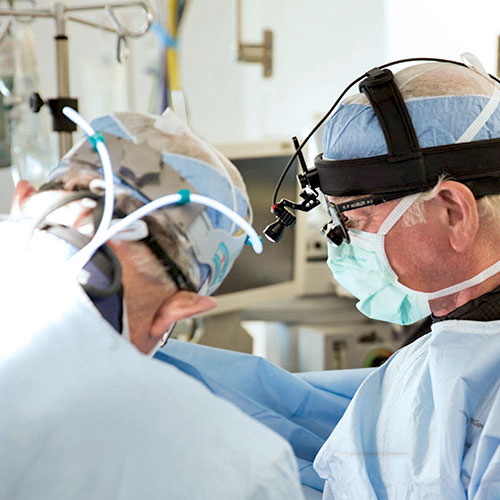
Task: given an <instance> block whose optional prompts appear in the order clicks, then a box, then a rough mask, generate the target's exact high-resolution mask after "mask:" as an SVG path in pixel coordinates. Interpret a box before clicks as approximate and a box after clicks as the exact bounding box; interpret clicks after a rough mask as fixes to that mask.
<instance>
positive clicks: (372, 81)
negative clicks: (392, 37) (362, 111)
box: [359, 68, 422, 162]
mask: <svg viewBox="0 0 500 500" xmlns="http://www.w3.org/2000/svg"><path fill="white" fill-rule="evenodd" d="M359 90H360V92H363V93H364V94H366V96H367V97H368V99H369V101H370V103H371V105H372V107H373V110H374V111H375V114H376V115H377V119H378V121H379V123H380V126H381V128H382V131H383V132H384V136H385V142H386V143H387V151H388V160H389V161H391V162H392V161H394V162H401V161H405V160H408V159H414V158H422V154H421V153H420V146H419V144H418V139H417V134H416V133H415V129H414V128H413V124H412V122H411V118H410V115H409V113H408V109H407V108H406V104H405V102H404V100H403V97H402V96H401V93H400V92H399V89H398V88H397V86H396V84H395V83H394V75H393V74H392V71H390V70H388V69H380V68H373V69H371V70H370V71H368V72H367V73H366V78H365V79H364V80H363V81H361V82H360V84H359Z"/></svg>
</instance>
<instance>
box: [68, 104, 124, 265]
mask: <svg viewBox="0 0 500 500" xmlns="http://www.w3.org/2000/svg"><path fill="white" fill-rule="evenodd" d="M62 112H63V113H64V114H65V115H66V116H67V117H68V118H69V119H70V120H71V121H72V122H73V123H76V124H77V125H78V126H79V127H80V128H81V129H82V130H83V131H84V132H85V133H86V134H87V135H88V136H89V137H92V136H93V135H94V134H95V130H94V129H93V128H92V126H91V125H90V123H88V122H87V121H86V120H85V119H84V118H83V117H82V116H81V115H80V114H79V113H77V112H76V111H75V110H74V109H73V108H70V107H69V106H65V107H64V108H63V109H62ZM96 149H97V153H98V154H99V156H100V158H101V162H102V170H103V177H104V210H103V213H102V218H101V222H100V224H99V227H98V228H97V231H96V232H95V235H94V238H93V239H95V238H97V239H100V237H101V234H105V231H106V230H107V229H108V227H109V225H110V223H111V219H112V217H113V210H114V203H115V194H114V184H113V167H112V165H111V158H110V157H109V153H108V148H107V147H106V145H105V144H104V143H103V142H102V141H99V140H98V141H96ZM90 243H91V242H89V243H88V244H87V245H90ZM87 245H86V246H87ZM86 246H85V247H84V248H86ZM97 248H99V247H97ZM82 250H83V249H82ZM94 252H95V250H94ZM84 265H85V264H84ZM82 267H83V266H82Z"/></svg>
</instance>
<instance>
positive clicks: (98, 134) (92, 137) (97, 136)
mask: <svg viewBox="0 0 500 500" xmlns="http://www.w3.org/2000/svg"><path fill="white" fill-rule="evenodd" d="M89 141H90V144H92V146H94V150H95V152H96V153H97V143H98V142H102V143H103V144H104V137H103V136H102V134H101V132H96V133H95V134H94V135H89Z"/></svg>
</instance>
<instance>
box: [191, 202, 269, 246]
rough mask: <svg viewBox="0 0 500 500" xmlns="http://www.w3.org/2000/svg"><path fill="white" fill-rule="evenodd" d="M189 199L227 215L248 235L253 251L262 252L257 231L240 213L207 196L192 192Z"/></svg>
mask: <svg viewBox="0 0 500 500" xmlns="http://www.w3.org/2000/svg"><path fill="white" fill-rule="evenodd" d="M191 201H192V202H194V203H198V204H199V205H206V206H207V207H212V208H214V209H215V210H217V211H218V212H221V213H222V214H224V215H225V216H226V217H229V218H230V219H231V220H232V221H233V222H234V223H235V224H236V225H237V226H239V227H240V228H241V229H242V230H243V231H245V233H246V234H247V235H248V237H249V239H250V242H251V244H252V248H253V249H254V251H255V253H262V250H263V248H262V241H261V239H260V238H259V235H258V234H257V231H255V229H254V228H253V227H252V226H251V225H250V224H249V223H248V222H247V221H246V220H245V219H244V218H243V217H241V216H240V215H238V214H237V213H236V212H235V211H234V210H231V209H230V208H228V207H226V205H223V204H222V203H221V202H220V201H217V200H213V199H212V198H208V197H207V196H203V195H201V194H192V195H191Z"/></svg>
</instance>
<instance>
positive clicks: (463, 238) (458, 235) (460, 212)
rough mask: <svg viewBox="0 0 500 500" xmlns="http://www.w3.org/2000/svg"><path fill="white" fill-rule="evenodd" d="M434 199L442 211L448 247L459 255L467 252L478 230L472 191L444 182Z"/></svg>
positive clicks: (477, 218)
mask: <svg viewBox="0 0 500 500" xmlns="http://www.w3.org/2000/svg"><path fill="white" fill-rule="evenodd" d="M436 199H437V201H438V203H440V205H441V207H442V209H443V210H442V213H443V217H444V223H445V225H446V228H447V234H448V241H449V243H450V246H451V247H452V248H453V249H454V250H455V251H456V252H459V253H462V252H465V251H467V250H468V249H470V247H471V245H472V243H473V242H474V239H475V237H476V234H477V231H478V229H479V213H478V209H477V203H476V200H475V198H474V195H473V194H472V191H471V190H470V189H469V188H468V187H467V186H466V185H465V184H462V183H460V182H456V181H445V182H443V183H442V184H441V186H440V188H439V191H438V194H437V196H436Z"/></svg>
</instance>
